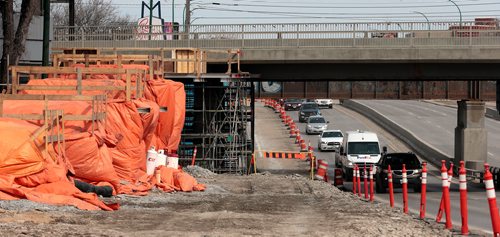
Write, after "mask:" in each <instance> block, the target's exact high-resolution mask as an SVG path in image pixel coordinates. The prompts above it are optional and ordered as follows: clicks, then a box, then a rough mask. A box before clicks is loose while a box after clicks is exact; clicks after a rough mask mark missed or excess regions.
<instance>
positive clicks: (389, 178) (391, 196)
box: [387, 165, 394, 207]
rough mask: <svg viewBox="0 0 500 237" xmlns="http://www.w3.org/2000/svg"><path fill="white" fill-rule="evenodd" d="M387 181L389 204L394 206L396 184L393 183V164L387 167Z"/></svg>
mask: <svg viewBox="0 0 500 237" xmlns="http://www.w3.org/2000/svg"><path fill="white" fill-rule="evenodd" d="M387 182H388V186H389V204H390V205H391V207H394V186H393V183H392V170H391V165H389V167H387Z"/></svg>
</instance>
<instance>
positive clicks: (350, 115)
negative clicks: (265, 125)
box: [287, 105, 500, 232]
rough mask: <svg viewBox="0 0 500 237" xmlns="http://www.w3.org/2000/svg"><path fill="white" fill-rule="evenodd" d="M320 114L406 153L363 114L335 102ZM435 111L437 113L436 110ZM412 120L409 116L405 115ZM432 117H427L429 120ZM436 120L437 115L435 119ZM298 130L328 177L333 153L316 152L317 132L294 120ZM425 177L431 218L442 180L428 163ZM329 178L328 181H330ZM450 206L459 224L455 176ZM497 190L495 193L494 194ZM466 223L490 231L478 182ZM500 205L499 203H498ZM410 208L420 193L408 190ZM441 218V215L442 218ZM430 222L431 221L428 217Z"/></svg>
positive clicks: (331, 126)
mask: <svg viewBox="0 0 500 237" xmlns="http://www.w3.org/2000/svg"><path fill="white" fill-rule="evenodd" d="M321 112H322V114H323V116H325V118H326V119H327V120H328V121H330V123H329V125H328V126H329V129H340V130H342V131H343V132H344V133H345V131H349V130H356V129H361V130H365V131H373V132H376V133H377V135H378V136H379V139H380V143H381V145H382V146H384V145H385V146H387V147H388V150H389V152H392V151H394V152H407V151H410V149H409V148H408V147H407V146H405V145H404V144H403V143H402V142H401V141H399V140H398V139H397V138H396V137H394V136H392V135H391V134H389V133H388V132H387V131H384V130H383V129H381V128H380V127H378V126H377V125H375V124H374V123H373V122H371V121H370V120H368V119H367V118H365V117H363V116H362V115H360V114H358V113H356V112H354V111H351V110H349V109H346V108H344V107H342V106H339V105H334V108H333V109H322V110H321ZM436 113H437V112H436ZM287 114H288V115H290V116H291V117H292V118H293V119H294V121H297V115H298V112H297V111H288V113H287ZM407 119H412V118H407ZM430 119H431V118H428V120H430ZM438 119H439V118H438ZM413 120H415V119H414V118H413ZM297 125H298V127H299V128H300V131H301V136H302V137H303V138H304V140H305V141H306V143H307V142H309V141H310V142H311V145H312V146H313V147H314V152H315V155H316V156H317V157H318V159H323V160H326V161H328V164H329V177H333V168H334V167H333V164H334V155H335V153H334V152H319V151H318V150H317V143H318V135H306V134H305V124H304V123H297ZM429 170H430V171H429V173H430V175H429V176H428V187H427V189H428V195H427V216H426V217H427V218H432V219H434V218H435V216H436V214H437V211H438V207H439V203H440V200H441V179H440V177H439V171H438V169H437V168H436V167H432V166H429ZM330 181H331V180H330ZM351 186H352V184H351V183H350V182H347V183H345V187H346V189H348V190H351ZM451 190H452V192H451V200H452V203H451V206H452V220H453V223H454V225H457V226H460V223H461V222H460V221H461V216H460V203H459V200H460V199H459V192H458V184H457V180H456V178H455V179H454V183H453V184H452V187H451ZM395 192H396V196H395V201H396V206H399V207H402V194H401V189H396V190H395ZM499 194H500V192H497V196H498V195H499ZM376 199H377V200H378V201H381V202H386V203H387V205H389V204H388V203H389V195H388V194H376ZM468 200H469V215H470V216H469V226H470V227H471V229H478V230H481V231H486V232H490V231H491V221H490V219H489V209H488V204H487V200H486V195H485V192H484V187H483V186H482V185H481V184H469V197H468ZM498 203H499V205H500V202H498ZM409 208H410V211H411V212H413V213H419V208H420V193H414V192H413V191H412V189H410V193H409ZM443 220H444V218H443ZM431 221H432V220H431Z"/></svg>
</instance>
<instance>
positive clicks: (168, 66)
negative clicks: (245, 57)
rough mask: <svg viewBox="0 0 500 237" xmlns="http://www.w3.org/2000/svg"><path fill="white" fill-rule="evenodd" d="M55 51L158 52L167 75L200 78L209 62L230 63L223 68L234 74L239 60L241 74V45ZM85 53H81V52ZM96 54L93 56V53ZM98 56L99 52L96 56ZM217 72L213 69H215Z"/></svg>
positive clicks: (67, 49) (103, 52)
mask: <svg viewBox="0 0 500 237" xmlns="http://www.w3.org/2000/svg"><path fill="white" fill-rule="evenodd" d="M52 50H53V51H55V52H63V53H66V54H67V53H70V54H71V55H77V54H78V53H80V54H82V55H85V54H87V53H88V52H96V53H95V54H96V55H100V56H102V55H106V54H111V55H122V56H123V57H124V56H125V55H134V54H144V52H149V53H150V54H151V55H158V56H159V57H160V60H161V65H162V69H163V71H164V73H165V75H174V76H175V74H183V75H187V74H189V75H190V76H192V77H194V78H195V79H196V78H197V79H200V78H202V77H203V76H205V75H206V74H208V73H209V72H208V71H207V65H208V64H209V63H213V64H227V70H226V71H224V72H220V73H223V74H227V75H230V74H231V73H233V71H232V66H233V65H235V64H236V68H237V69H236V70H237V71H236V72H234V73H238V74H241V73H243V72H241V67H240V59H241V51H240V50H238V49H228V50H209V49H199V48H53V49H52ZM80 57H81V56H80ZM89 57H92V56H89ZM96 57H97V56H96ZM211 73H213V72H211Z"/></svg>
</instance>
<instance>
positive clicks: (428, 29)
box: [413, 11, 431, 38]
mask: <svg viewBox="0 0 500 237" xmlns="http://www.w3.org/2000/svg"><path fill="white" fill-rule="evenodd" d="M413 12H414V13H417V14H420V15H422V16H424V17H425V20H426V21H427V31H428V32H427V38H430V37H431V23H430V22H429V18H427V16H426V15H425V14H424V13H423V12H418V11H413Z"/></svg>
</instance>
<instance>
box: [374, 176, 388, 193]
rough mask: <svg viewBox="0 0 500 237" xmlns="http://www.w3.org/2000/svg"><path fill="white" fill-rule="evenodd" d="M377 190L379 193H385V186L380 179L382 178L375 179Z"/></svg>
mask: <svg viewBox="0 0 500 237" xmlns="http://www.w3.org/2000/svg"><path fill="white" fill-rule="evenodd" d="M375 191H376V192H377V193H385V191H386V190H385V187H384V186H383V185H382V181H380V179H377V180H376V181H375Z"/></svg>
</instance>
